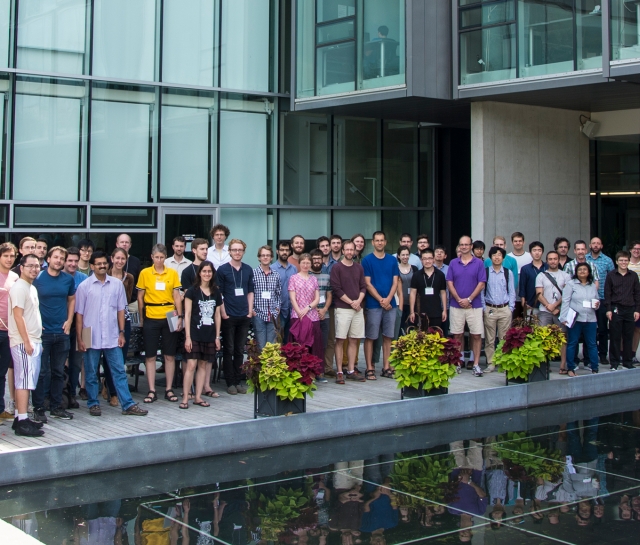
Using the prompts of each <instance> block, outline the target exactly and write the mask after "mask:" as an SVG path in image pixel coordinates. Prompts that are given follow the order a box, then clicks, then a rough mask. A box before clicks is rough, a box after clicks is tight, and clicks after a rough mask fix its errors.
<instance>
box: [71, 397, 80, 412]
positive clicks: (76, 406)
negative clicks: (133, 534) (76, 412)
mask: <svg viewBox="0 0 640 545" xmlns="http://www.w3.org/2000/svg"><path fill="white" fill-rule="evenodd" d="M69 408H70V409H79V408H80V403H78V401H77V400H76V398H75V396H71V397H70V398H69Z"/></svg>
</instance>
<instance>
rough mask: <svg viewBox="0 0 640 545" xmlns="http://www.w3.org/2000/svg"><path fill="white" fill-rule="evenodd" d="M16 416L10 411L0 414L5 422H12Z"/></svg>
mask: <svg viewBox="0 0 640 545" xmlns="http://www.w3.org/2000/svg"><path fill="white" fill-rule="evenodd" d="M14 415H15V413H14V414H11V413H10V412H9V411H2V412H1V413H0V418H2V419H3V420H11V419H12V418H13V417H14Z"/></svg>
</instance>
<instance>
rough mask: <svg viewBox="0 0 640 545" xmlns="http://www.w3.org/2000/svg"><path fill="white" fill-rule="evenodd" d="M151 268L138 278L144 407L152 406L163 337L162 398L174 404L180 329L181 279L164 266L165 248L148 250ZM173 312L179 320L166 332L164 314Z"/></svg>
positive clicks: (167, 327) (161, 245)
mask: <svg viewBox="0 0 640 545" xmlns="http://www.w3.org/2000/svg"><path fill="white" fill-rule="evenodd" d="M151 259H152V260H153V266H152V267H148V268H146V269H143V270H142V271H141V272H140V276H139V277H138V284H137V286H136V287H137V288H138V309H139V312H140V325H141V326H142V331H143V336H144V353H145V367H146V371H147V380H148V381H149V393H148V394H147V397H145V398H144V402H145V403H153V402H154V401H156V400H157V399H158V396H157V395H156V355H157V353H158V345H159V342H160V335H162V355H163V356H164V367H165V372H166V377H167V385H166V392H165V394H164V398H165V399H166V400H167V401H171V402H172V403H175V402H176V401H178V396H176V395H175V393H174V392H173V390H172V389H171V385H172V383H173V375H174V372H175V367H176V348H177V344H178V331H180V330H181V329H182V324H183V318H184V316H183V315H182V298H181V297H180V287H181V285H180V279H179V278H178V273H177V272H176V271H175V270H174V269H171V268H169V267H167V266H165V264H164V261H165V259H167V248H166V247H165V246H164V244H156V245H155V246H154V247H153V249H152V250H151ZM170 311H173V312H174V315H177V316H178V326H177V329H176V331H174V332H172V331H171V330H170V329H169V322H168V321H167V312H170Z"/></svg>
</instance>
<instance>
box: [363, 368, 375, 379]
mask: <svg viewBox="0 0 640 545" xmlns="http://www.w3.org/2000/svg"><path fill="white" fill-rule="evenodd" d="M364 378H366V379H367V380H378V379H377V378H376V371H375V369H367V370H366V371H365V372H364Z"/></svg>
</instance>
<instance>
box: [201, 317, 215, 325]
mask: <svg viewBox="0 0 640 545" xmlns="http://www.w3.org/2000/svg"><path fill="white" fill-rule="evenodd" d="M202 324H203V325H212V324H213V318H211V317H210V316H207V317H206V318H202Z"/></svg>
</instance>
